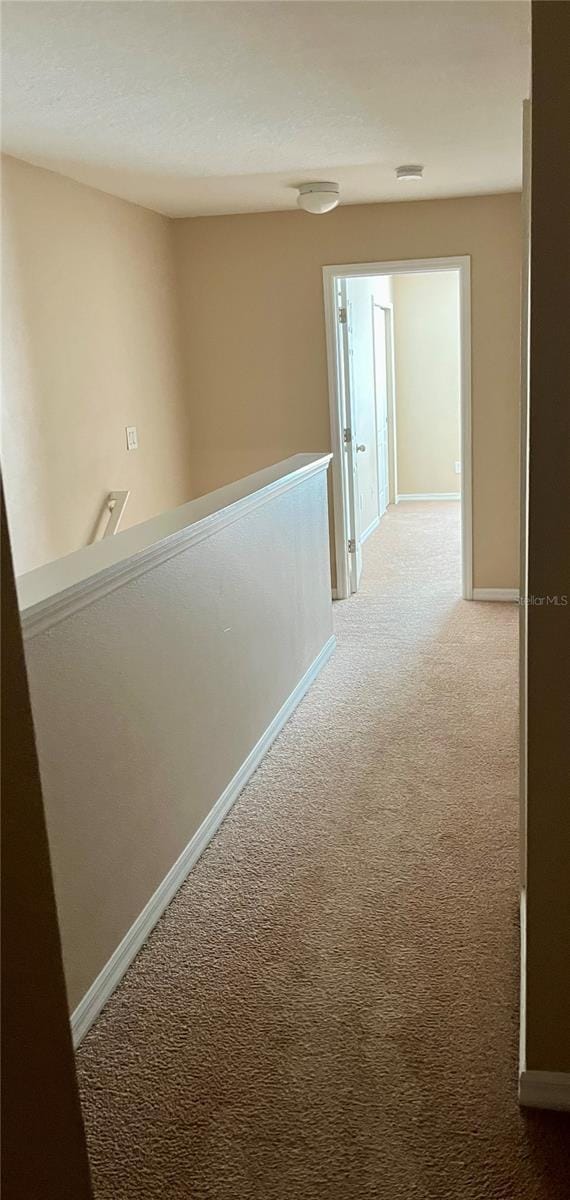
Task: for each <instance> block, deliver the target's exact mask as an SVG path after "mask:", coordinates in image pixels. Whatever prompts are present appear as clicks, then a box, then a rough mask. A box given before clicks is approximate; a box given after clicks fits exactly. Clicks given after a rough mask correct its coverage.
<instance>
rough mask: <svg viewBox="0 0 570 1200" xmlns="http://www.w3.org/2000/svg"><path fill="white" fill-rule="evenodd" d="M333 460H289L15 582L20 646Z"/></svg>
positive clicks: (303, 457)
mask: <svg viewBox="0 0 570 1200" xmlns="http://www.w3.org/2000/svg"><path fill="white" fill-rule="evenodd" d="M331 458H332V455H331V454H321V455H318V454H297V455H294V456H293V457H292V458H289V459H285V461H284V462H282V463H276V464H275V466H273V467H268V468H266V469H265V470H262V471H258V472H256V473H255V474H254V475H249V476H248V477H247V478H246V479H241V480H238V482H237V483H234V484H229V485H228V486H227V487H224V488H220V489H218V491H216V492H209V493H208V495H207V496H201V497H199V498H198V499H197V500H190V501H189V502H188V504H183V505H181V507H180V508H176V509H171V510H170V511H169V512H167V513H161V514H160V515H159V516H158V517H152V518H151V519H150V520H149V521H144V522H142V523H141V524H140V525H134V526H132V527H131V528H130V529H126V530H124V531H123V533H119V534H117V536H116V537H114V538H106V539H105V538H104V539H103V540H102V541H99V542H95V543H93V545H91V546H84V547H83V548H82V549H81V550H77V551H75V553H74V554H68V555H66V557H65V558H62V559H58V560H57V561H56V562H54V563H47V564H46V566H45V567H38V568H37V569H36V570H34V571H29V572H28V573H27V574H26V575H21V576H20V578H19V579H18V580H17V587H18V598H19V603H20V615H21V620H22V632H23V636H24V640H29V639H30V638H32V637H35V635H36V634H38V633H43V632H44V631H45V630H46V629H50V628H51V627H52V626H53V625H56V624H57V622H58V621H63V620H64V619H65V618H66V617H69V616H71V615H72V614H73V613H75V612H78V611H79V610H80V609H82V608H85V607H86V605H88V604H92V603H93V602H94V601H95V600H98V599H100V598H101V597H102V596H105V595H107V594H108V593H109V592H112V591H114V590H115V588H118V587H122V586H123V584H125V583H128V582H129V581H130V580H132V579H137V578H138V577H139V576H140V575H144V574H145V572H146V571H151V570H152V569H153V568H154V567H157V566H159V565H160V564H161V563H164V562H167V561H168V559H170V558H174V557H175V555H177V554H181V553H182V552H183V551H184V550H187V549H188V547H189V546H191V545H193V544H194V543H196V542H201V541H203V540H204V539H205V538H208V537H211V536H212V534H214V533H217V532H218V531H219V530H220V529H223V528H224V526H226V525H231V524H233V522H234V521H237V520H239V519H240V518H241V517H243V516H245V515H246V514H248V513H250V512H253V511H254V510H255V509H256V508H259V506H260V505H262V504H267V503H268V502H269V501H270V500H274V499H275V498H276V497H277V496H282V495H283V494H284V493H285V492H287V491H289V490H290V488H293V487H296V486H297V485H298V484H299V483H300V482H301V481H305V480H307V479H309V478H310V477H311V476H312V475H317V474H318V473H319V472H320V471H323V470H326V469H327V467H328V464H329V462H330V460H331Z"/></svg>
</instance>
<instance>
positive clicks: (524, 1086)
mask: <svg viewBox="0 0 570 1200" xmlns="http://www.w3.org/2000/svg"><path fill="white" fill-rule="evenodd" d="M519 1104H521V1105H522V1107H523V1108H553V1109H561V1110H562V1111H564V1112H570V1073H568V1072H567V1071H528V1070H527V1067H526V891H525V889H524V888H522V889H521V899H520V1026H519Z"/></svg>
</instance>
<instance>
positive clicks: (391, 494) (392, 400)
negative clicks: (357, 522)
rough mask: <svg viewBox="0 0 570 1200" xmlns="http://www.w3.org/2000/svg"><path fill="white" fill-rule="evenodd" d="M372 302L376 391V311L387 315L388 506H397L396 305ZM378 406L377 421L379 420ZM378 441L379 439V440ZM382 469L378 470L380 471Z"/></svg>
mask: <svg viewBox="0 0 570 1200" xmlns="http://www.w3.org/2000/svg"><path fill="white" fill-rule="evenodd" d="M371 300H372V304H371V307H372V353H373V357H374V373H375V374H374V389H375V390H376V326H375V324H374V309H375V308H381V309H382V312H383V313H384V314H385V326H384V329H385V336H386V390H387V392H388V396H387V406H388V504H395V503H396V499H397V496H398V457H397V453H396V447H397V433H396V388H395V376H396V365H395V360H394V305H393V304H392V302H391V301H389V302H384V304H381V303H380V301H379V300H375V299H374V296H372V297H371ZM377 409H378V406H377V405H376V420H378V411H377ZM377 440H378V439H377ZM376 455H377V457H378V447H376ZM379 469H380V468H378V470H379Z"/></svg>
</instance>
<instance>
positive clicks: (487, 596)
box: [473, 588, 519, 604]
mask: <svg viewBox="0 0 570 1200" xmlns="http://www.w3.org/2000/svg"><path fill="white" fill-rule="evenodd" d="M518 598H519V589H518V588H473V599H474V600H500V601H506V602H510V603H511V604H516V603H517V602H518Z"/></svg>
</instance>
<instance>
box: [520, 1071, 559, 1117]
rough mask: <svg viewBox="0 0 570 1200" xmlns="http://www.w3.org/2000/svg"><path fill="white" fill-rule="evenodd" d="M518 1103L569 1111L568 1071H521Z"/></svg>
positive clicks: (525, 1105) (530, 1106) (524, 1105)
mask: <svg viewBox="0 0 570 1200" xmlns="http://www.w3.org/2000/svg"><path fill="white" fill-rule="evenodd" d="M519 1103H520V1104H521V1105H522V1106H523V1108H554V1109H561V1110H562V1111H563V1112H570V1073H568V1072H567V1071H521V1073H520V1075H519Z"/></svg>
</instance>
